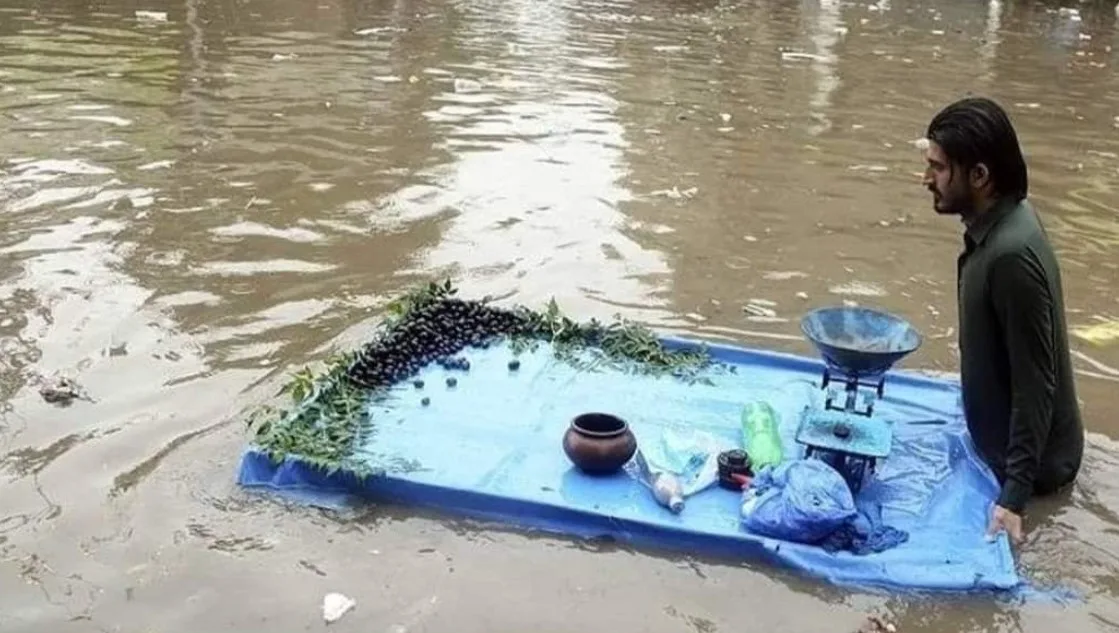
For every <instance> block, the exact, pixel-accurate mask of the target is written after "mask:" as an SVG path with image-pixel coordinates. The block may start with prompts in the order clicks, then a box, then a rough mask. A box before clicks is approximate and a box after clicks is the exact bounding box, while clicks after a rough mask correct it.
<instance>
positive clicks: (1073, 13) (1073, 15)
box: [1057, 7, 1080, 22]
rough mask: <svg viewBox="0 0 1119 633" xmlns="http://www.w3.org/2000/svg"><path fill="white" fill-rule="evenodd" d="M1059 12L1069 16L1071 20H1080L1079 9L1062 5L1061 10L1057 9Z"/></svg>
mask: <svg viewBox="0 0 1119 633" xmlns="http://www.w3.org/2000/svg"><path fill="white" fill-rule="evenodd" d="M1057 13H1058V14H1060V15H1062V16H1064V17H1066V18H1068V19H1069V20H1072V21H1073V22H1079V21H1080V10H1079V9H1073V8H1071V7H1061V8H1060V10H1058V11H1057Z"/></svg>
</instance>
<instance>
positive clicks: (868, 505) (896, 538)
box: [820, 500, 909, 556]
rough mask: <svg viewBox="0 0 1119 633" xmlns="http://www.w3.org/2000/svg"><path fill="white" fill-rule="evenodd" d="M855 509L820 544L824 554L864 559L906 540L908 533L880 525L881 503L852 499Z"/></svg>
mask: <svg viewBox="0 0 1119 633" xmlns="http://www.w3.org/2000/svg"><path fill="white" fill-rule="evenodd" d="M855 508H856V509H857V510H858V514H856V515H855V516H854V517H853V518H852V519H850V520H849V521H847V522H846V523H844V524H843V525H842V526H840V527H839V529H837V530H836V531H834V532H832V533H831V534H830V535H828V537H827V538H825V539H824V540H823V541H822V542H821V543H820V546H821V547H823V548H824V549H825V550H826V551H827V552H828V553H831V554H834V553H836V552H839V551H847V552H851V553H852V554H854V555H856V556H866V555H867V554H877V553H880V552H884V551H886V550H888V549H892V548H894V547H897V546H898V545H901V544H902V543H904V542H906V541H908V540H909V533H908V532H906V531H904V530H899V529H897V528H894V527H891V526H888V525H884V524H883V523H882V506H881V504H879V503H876V502H872V501H868V500H856V501H855Z"/></svg>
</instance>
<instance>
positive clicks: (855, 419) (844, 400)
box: [796, 307, 921, 493]
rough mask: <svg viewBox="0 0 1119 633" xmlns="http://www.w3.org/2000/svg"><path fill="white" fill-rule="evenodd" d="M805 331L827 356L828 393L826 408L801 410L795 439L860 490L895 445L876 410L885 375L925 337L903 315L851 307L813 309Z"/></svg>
mask: <svg viewBox="0 0 1119 633" xmlns="http://www.w3.org/2000/svg"><path fill="white" fill-rule="evenodd" d="M801 330H802V331H803V332H804V335H805V336H806V337H807V338H808V340H809V341H811V342H812V344H813V345H814V346H815V347H816V349H817V351H818V352H819V353H820V355H821V356H822V357H823V360H824V375H823V378H822V380H821V383H820V388H821V389H822V390H824V391H825V392H826V393H825V398H824V406H823V408H822V409H819V408H815V409H814V408H811V407H806V408H805V409H804V411H803V412H802V414H801V420H800V426H799V428H798V429H797V434H796V441H797V442H798V443H799V444H801V445H803V446H804V447H805V450H804V457H805V458H806V459H808V458H815V459H820V460H822V461H824V462H825V463H827V464H829V465H831V466H832V467H834V468H835V469H836V470H837V471H839V473H840V474H841V475H843V478H844V479H845V480H846V481H847V485H848V486H849V487H850V488H851V492H852V493H858V491H859V490H860V489H861V488H862V486H863V484H864V483H865V481H866V480H867V479H868V477H870V476H873V474H874V472H875V469H876V466H877V464H878V460H880V459H884V458H886V457H887V456H888V455H889V454H890V449H891V446H892V443H893V424H892V423H891V422H890V421H889V420H886V419H884V418H882V417H880V416H878V415H876V414H875V413H874V403H875V401H876V400H877V399H879V398H881V397H882V394H883V392H884V390H885V383H886V373H887V372H888V371H889V370H890V369H891V368H892V367H893V366H894V365H895V364H896V363H897V362H898V361H899V360H901V359H902V358H904V357H905V356H907V355H909V354H910V353H912V352H913V351H914V350H916V349H917V348H918V347H920V345H921V336H920V335H919V334H918V333H917V331H916V330H915V329H914V328H913V326H912V325H910V324H909V323H908V322H906V321H905V320H904V319H901V318H899V317H896V316H894V315H892V314H888V313H886V312H881V311H878V310H872V309H869V308H853V307H830V308H820V309H818V310H814V311H813V312H810V313H808V314H807V315H805V316H804V318H803V319H801Z"/></svg>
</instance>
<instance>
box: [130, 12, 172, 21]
mask: <svg viewBox="0 0 1119 633" xmlns="http://www.w3.org/2000/svg"><path fill="white" fill-rule="evenodd" d="M136 19H137V20H146V21H148V22H166V21H167V12H166V11H137V12H136Z"/></svg>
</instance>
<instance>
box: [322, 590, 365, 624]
mask: <svg viewBox="0 0 1119 633" xmlns="http://www.w3.org/2000/svg"><path fill="white" fill-rule="evenodd" d="M356 605H357V603H356V602H354V601H353V600H351V599H350V598H348V597H346V596H344V595H342V594H340V593H328V594H326V596H325V597H323V599H322V619H323V620H326V623H327V624H330V623H332V622H337V621H338V620H339V619H341V617H342V616H344V615H346V613H347V612H348V611H349V610H350V609H353V608H354V607H355V606H356Z"/></svg>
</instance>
